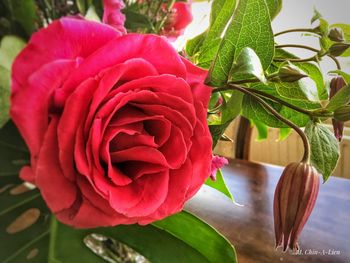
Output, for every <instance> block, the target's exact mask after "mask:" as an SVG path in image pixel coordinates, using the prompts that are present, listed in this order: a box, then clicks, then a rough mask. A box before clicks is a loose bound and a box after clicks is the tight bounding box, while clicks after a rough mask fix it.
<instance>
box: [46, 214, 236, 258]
mask: <svg viewBox="0 0 350 263" xmlns="http://www.w3.org/2000/svg"><path fill="white" fill-rule="evenodd" d="M51 229H52V234H51V244H50V254H49V262H55V263H56V262H86V263H89V262H91V263H92V262H94V263H95V262H96V263H98V262H101V263H102V262H105V261H104V260H102V259H101V258H99V257H97V256H96V255H94V254H93V253H92V252H91V251H90V250H89V249H87V248H86V247H85V245H84V243H83V242H82V241H83V239H84V237H86V236H87V235H88V234H91V233H97V234H102V235H104V236H107V237H110V238H113V239H115V240H117V241H119V242H122V243H124V244H126V245H128V246H129V247H131V248H133V249H134V250H135V251H137V252H138V253H140V254H142V255H143V256H145V257H146V258H147V259H148V260H150V261H151V262H152V263H163V262H169V263H172V262H173V263H177V262H184V263H186V262H188V263H192V262H194V263H195V262H198V263H200V262H223V261H220V260H222V259H225V262H236V254H235V250H234V248H233V247H232V246H231V245H230V243H229V242H228V241H227V240H226V239H225V238H224V237H222V236H221V235H220V234H219V233H217V232H216V231H215V230H214V229H213V228H212V227H210V226H209V225H207V224H206V223H205V222H203V221H201V220H200V219H198V218H197V217H195V216H193V215H191V214H189V213H187V212H181V213H178V214H176V215H173V216H170V217H168V218H166V219H164V220H162V221H158V222H156V223H153V224H152V225H148V226H139V225H129V226H125V225H124V226H123V225H120V226H117V227H109V228H96V229H93V230H91V229H84V230H81V229H73V228H71V227H69V226H66V225H63V224H61V223H59V222H58V221H56V220H53V221H52V227H51ZM203 240H210V242H203ZM72 251H74V253H72Z"/></svg>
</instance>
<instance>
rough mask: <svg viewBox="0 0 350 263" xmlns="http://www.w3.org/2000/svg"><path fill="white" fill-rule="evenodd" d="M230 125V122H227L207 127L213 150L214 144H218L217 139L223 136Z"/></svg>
mask: <svg viewBox="0 0 350 263" xmlns="http://www.w3.org/2000/svg"><path fill="white" fill-rule="evenodd" d="M230 123H231V122H230V121H228V122H225V123H223V124H213V125H209V131H210V134H211V137H212V139H213V149H214V148H215V146H216V144H217V143H218V141H219V139H220V138H221V136H222V135H223V134H224V132H225V130H226V128H227V127H228V126H229V125H230Z"/></svg>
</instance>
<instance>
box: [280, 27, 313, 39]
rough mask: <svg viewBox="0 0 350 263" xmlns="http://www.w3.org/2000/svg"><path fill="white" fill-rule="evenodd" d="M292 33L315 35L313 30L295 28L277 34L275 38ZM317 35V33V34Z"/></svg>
mask: <svg viewBox="0 0 350 263" xmlns="http://www.w3.org/2000/svg"><path fill="white" fill-rule="evenodd" d="M292 32H308V33H315V31H314V29H312V28H293V29H288V30H284V31H281V32H278V33H276V34H275V35H274V36H275V37H277V36H279V35H283V34H287V33H292ZM315 34H316V33H315Z"/></svg>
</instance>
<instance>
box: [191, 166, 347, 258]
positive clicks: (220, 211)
mask: <svg viewBox="0 0 350 263" xmlns="http://www.w3.org/2000/svg"><path fill="white" fill-rule="evenodd" d="M281 172H282V167H278V166H270V165H263V164H257V163H251V162H248V161H242V160H231V161H230V165H227V166H226V167H225V168H224V169H223V173H224V177H225V179H226V183H227V184H228V186H229V188H230V190H231V192H232V193H233V196H234V197H235V199H236V201H237V202H238V203H240V204H242V205H244V206H243V207H239V206H236V205H234V204H232V202H231V201H230V200H229V199H228V198H226V197H225V196H223V195H222V194H221V193H219V192H216V191H215V190H213V189H211V188H209V187H203V188H202V189H201V191H200V192H199V193H198V194H197V195H196V197H194V198H193V199H192V200H191V201H190V202H189V203H188V204H187V207H186V208H187V209H189V210H190V211H192V212H194V213H195V214H196V215H198V216H200V217H201V218H203V219H205V220H206V221H207V222H208V223H210V224H212V225H213V226H214V227H215V228H217V229H218V230H219V231H220V232H221V233H223V234H224V235H225V236H226V237H227V238H228V239H229V240H230V241H231V242H232V243H233V244H234V246H235V248H236V251H237V255H238V261H239V263H251V262H252V263H264V262H266V263H274V262H298V263H299V262H308V263H309V262H317V263H322V262H327V263H332V262H336V263H338V262H339V263H341V262H344V263H349V262H350V180H346V179H341V178H336V177H331V178H330V179H329V181H328V182H327V183H326V184H322V185H321V187H320V192H319V195H318V199H317V202H316V206H315V208H314V211H313V213H312V214H311V216H310V219H309V221H308V223H307V224H306V225H305V227H304V230H303V232H302V234H301V236H300V240H299V241H300V243H299V244H300V247H301V249H302V253H303V255H291V254H289V253H283V252H281V250H277V251H276V250H275V248H274V242H275V241H274V232H273V212H272V211H273V208H272V203H273V195H274V190H275V187H276V184H277V181H278V179H279V176H280V174H281ZM203 242H206V241H205V240H203ZM327 253H328V255H327ZM223 263H226V262H223Z"/></svg>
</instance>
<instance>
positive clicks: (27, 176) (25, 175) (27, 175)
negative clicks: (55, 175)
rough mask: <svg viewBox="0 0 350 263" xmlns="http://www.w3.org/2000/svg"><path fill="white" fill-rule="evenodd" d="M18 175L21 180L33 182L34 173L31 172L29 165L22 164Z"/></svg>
mask: <svg viewBox="0 0 350 263" xmlns="http://www.w3.org/2000/svg"><path fill="white" fill-rule="evenodd" d="M19 177H20V178H21V179H22V180H23V181H27V182H29V183H32V184H35V174H34V173H33V170H32V168H31V167H30V166H23V167H22V169H21V171H20V172H19Z"/></svg>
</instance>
